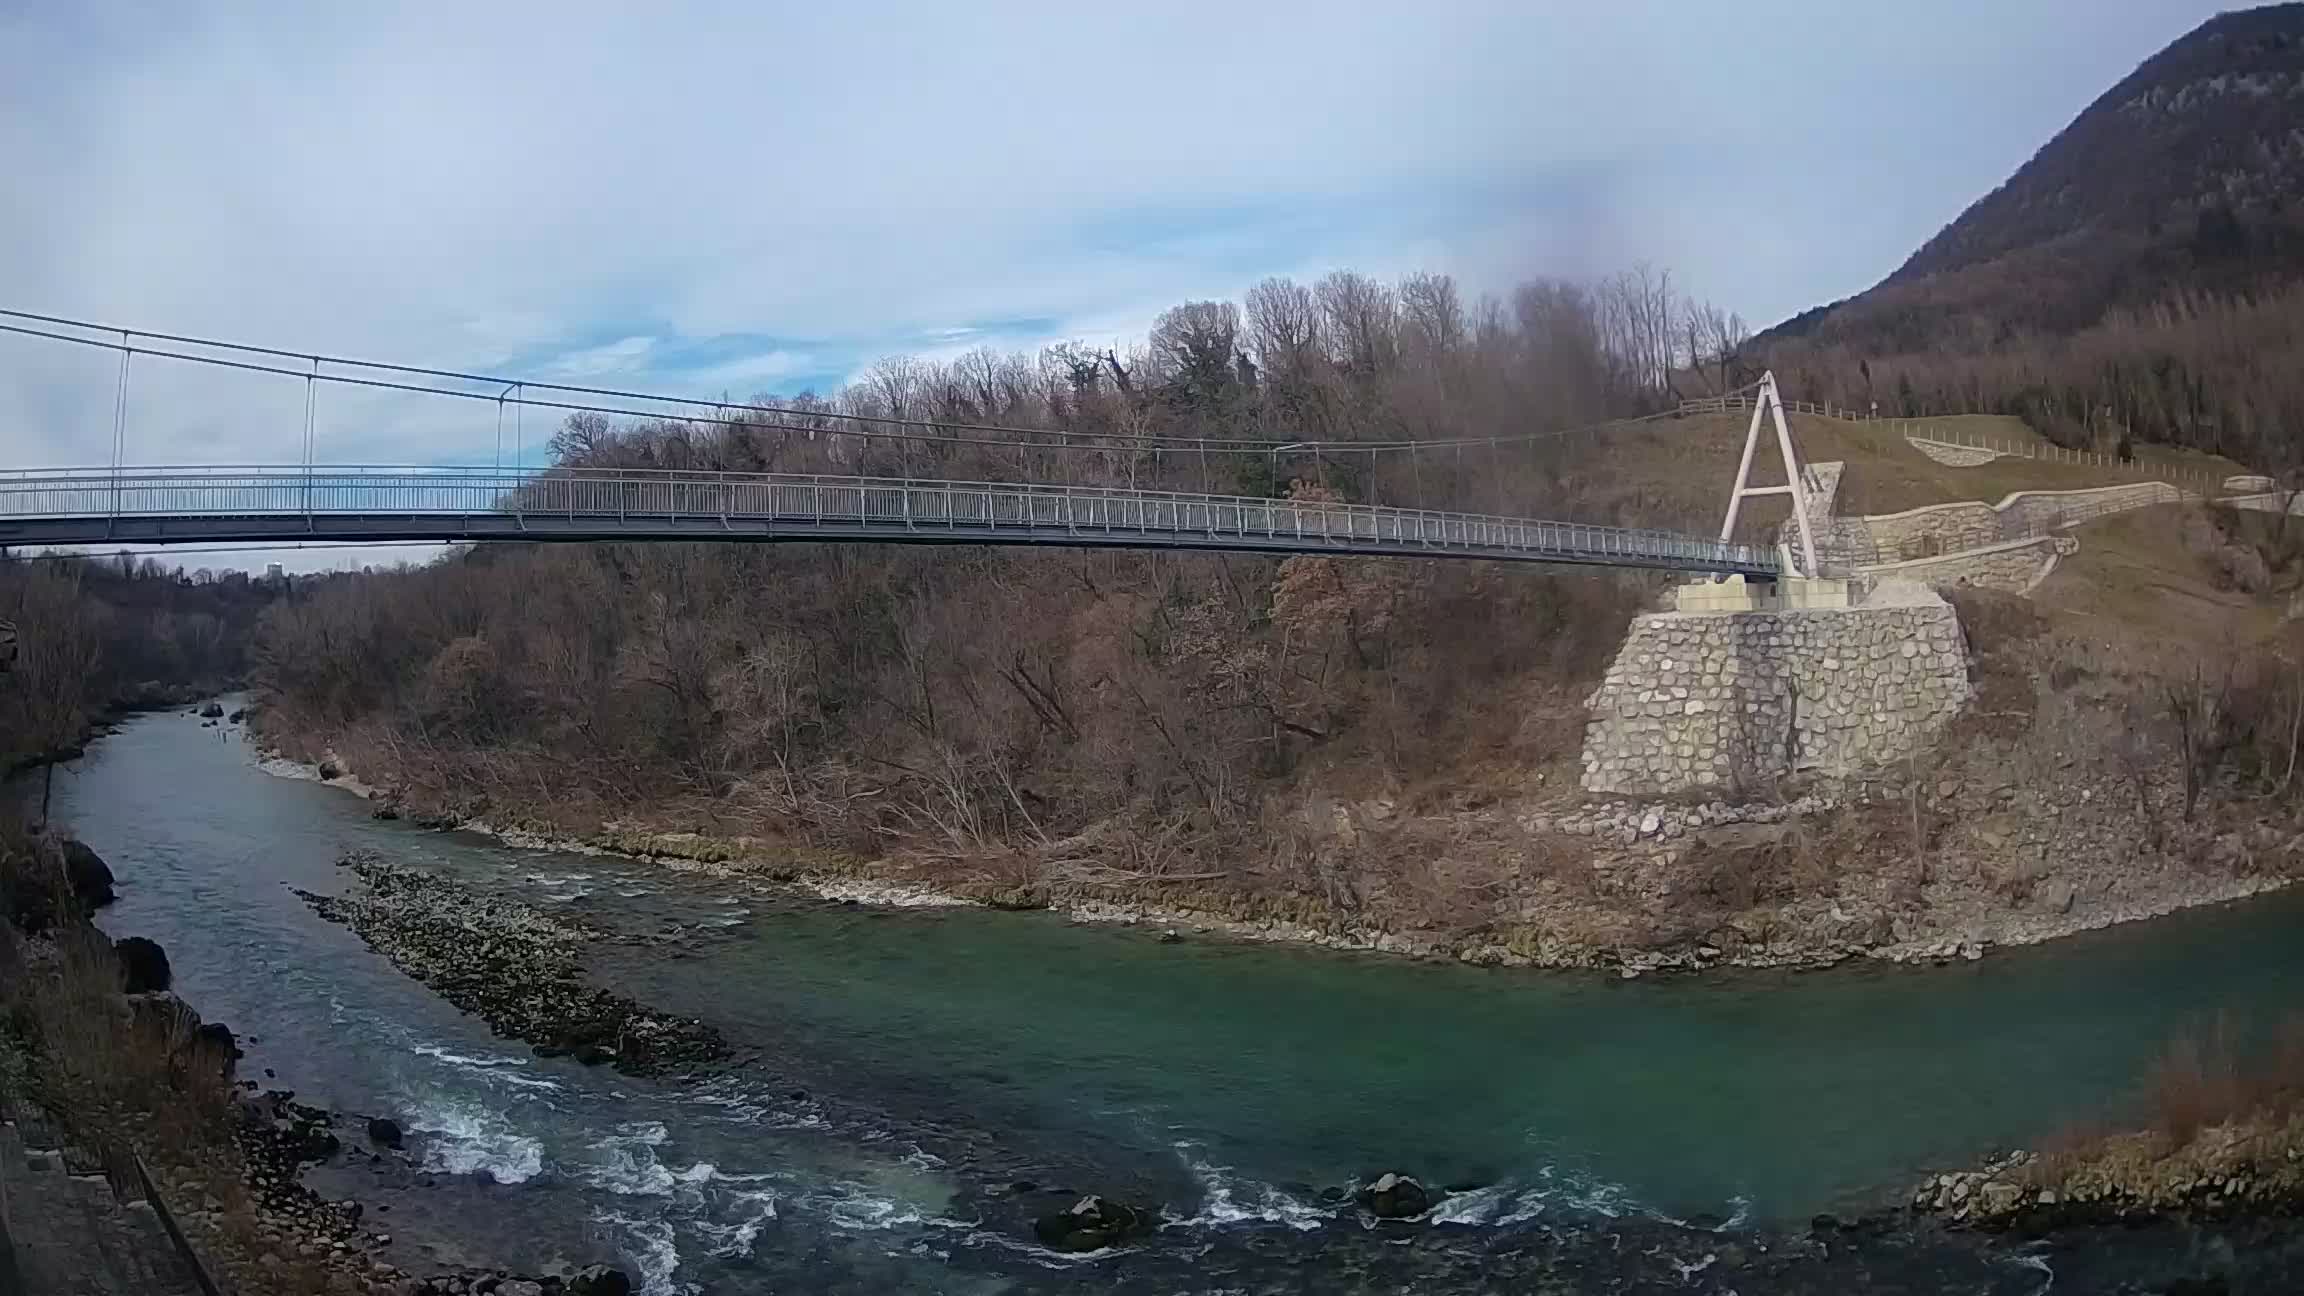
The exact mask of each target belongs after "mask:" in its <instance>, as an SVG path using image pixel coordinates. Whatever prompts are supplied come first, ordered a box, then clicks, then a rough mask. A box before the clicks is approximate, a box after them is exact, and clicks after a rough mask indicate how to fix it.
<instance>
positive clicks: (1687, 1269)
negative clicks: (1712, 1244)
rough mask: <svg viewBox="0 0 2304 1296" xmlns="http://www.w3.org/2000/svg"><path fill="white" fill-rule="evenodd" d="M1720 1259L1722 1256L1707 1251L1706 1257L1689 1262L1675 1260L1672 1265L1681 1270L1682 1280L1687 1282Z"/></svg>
mask: <svg viewBox="0 0 2304 1296" xmlns="http://www.w3.org/2000/svg"><path fill="white" fill-rule="evenodd" d="M1719 1259H1720V1257H1718V1256H1716V1255H1714V1254H1712V1253H1711V1252H1709V1251H1707V1252H1705V1253H1704V1258H1703V1259H1701V1260H1696V1261H1690V1262H1688V1263H1682V1262H1681V1261H1678V1260H1675V1261H1673V1262H1672V1267H1673V1268H1674V1269H1677V1270H1679V1271H1680V1281H1682V1282H1686V1281H1688V1280H1689V1279H1691V1278H1693V1277H1695V1276H1696V1275H1698V1274H1700V1273H1702V1272H1704V1271H1705V1270H1707V1269H1709V1268H1711V1267H1712V1265H1713V1263H1714V1262H1715V1261H1717V1260H1719Z"/></svg>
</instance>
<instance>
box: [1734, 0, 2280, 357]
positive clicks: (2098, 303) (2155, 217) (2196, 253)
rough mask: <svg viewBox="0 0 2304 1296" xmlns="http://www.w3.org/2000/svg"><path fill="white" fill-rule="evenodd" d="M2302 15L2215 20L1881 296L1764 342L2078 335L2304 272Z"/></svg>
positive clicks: (1788, 326)
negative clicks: (2138, 310)
mask: <svg viewBox="0 0 2304 1296" xmlns="http://www.w3.org/2000/svg"><path fill="white" fill-rule="evenodd" d="M2299 198H2304V4H2282V5H2273V6H2269V7H2266V8H2261V9H2251V10H2246V11H2241V12H2236V13H2227V14H2222V15H2219V16H2217V17H2215V18H2213V19H2210V20H2209V21H2208V22H2206V23H2203V24H2201V25H2200V26H2199V27H2198V28H2196V29H2194V30H2193V31H2192V32H2191V33H2189V34H2187V35H2185V36H2184V37H2182V38H2180V39H2178V40H2177V41H2176V42H2175V43H2173V44H2171V45H2169V46H2168V47H2167V48H2166V49H2164V50H2162V51H2160V52H2159V53H2158V54H2156V55H2154V56H2152V57H2151V58H2150V59H2147V60H2146V61H2145V62H2144V63H2143V64H2142V65H2140V66H2139V67H2138V68H2137V69H2136V70H2135V71H2134V72H2132V73H2130V74H2129V75H2128V76H2127V77H2125V78H2123V79H2122V80H2121V81H2120V82H2119V83H2118V84H2117V85H2115V86H2113V87H2112V88H2111V89H2110V90H2108V91H2106V92H2105V93H2104V94H2103V95H2102V96H2101V97H2099V98H2098V99H2097V100H2096V102H2095V103H2093V104H2091V105H2089V107H2088V108H2087V109H2086V110H2085V111H2083V112H2082V113H2081V114H2080V115H2079V116H2078V117H2077V118H2075V119H2074V120H2073V121H2072V123H2071V124H2070V125H2069V126H2067V127H2065V129H2064V130H2063V131H2061V132H2059V133H2058V134H2057V135H2056V137H2055V138H2054V139H2051V140H2050V141H2049V142H2048V143H2047V144H2046V145H2045V146H2044V147H2043V148H2041V150H2040V151H2039V153H2038V154H2036V155H2035V156H2034V157H2033V158H2032V160H2031V161H2030V162H2027V163H2026V164H2025V165H2024V166H2023V167H2022V168H2020V169H2018V170H2017V172H2016V173H2015V174H2014V175H2013V176H2011V177H2009V179H2008V180H2007V181H2006V182H2005V183H2003V184H2002V185H2001V186H2000V187H1999V188H1997V189H1995V190H1993V191H1992V192H1991V193H1989V194H1987V195H1985V196H1984V197H1983V198H1981V199H1979V200H1977V201H1976V202H1975V203H1974V204H1973V205H1971V206H1970V207H1969V208H1968V210H1967V211H1965V212H1963V213H1962V214H1961V215H1960V217H1959V218H1958V219H1957V220H1955V221H1953V222H1952V223H1951V224H1950V225H1948V226H1946V227H1945V228H1944V229H1943V231H1942V232H1940V233H1938V234H1937V235H1936V236H1935V237H1934V238H1932V239H1930V240H1929V241H1928V242H1927V243H1926V244H1925V245H1923V246H1922V247H1921V248H1920V249H1919V250H1918V251H1917V252H1915V253H1913V255H1912V257H1911V258H1910V259H1909V260H1908V261H1906V262H1905V263H1904V265H1903V266H1902V267H1900V268H1899V269H1898V270H1897V271H1896V272H1895V273H1894V274H1892V275H1890V276H1889V277H1888V278H1887V279H1886V280H1884V281H1883V282H1882V283H1881V284H1880V285H1879V286H1878V287H1876V288H1874V289H1872V290H1871V291H1870V292H1867V293H1864V294H1861V295H1859V296H1857V297H1855V298H1852V299H1849V300H1848V301H1845V302H1842V303H1838V304H1836V305H1834V306H1831V307H1827V308H1824V309H1822V310H1820V311H1809V312H1805V313H1803V314H1802V315H1800V316H1796V317H1794V318H1793V319H1792V320H1788V321H1786V322H1785V323H1784V324H1782V325H1779V326H1778V327H1777V328H1776V329H1773V330H1771V331H1770V332H1769V333H1767V334H1763V335H1762V338H1763V340H1782V339H1785V338H1789V337H1796V336H1814V337H1818V338H1820V339H1830V340H1845V341H1850V342H1855V343H1859V344H1864V345H1869V346H1874V347H1882V346H1903V345H1925V344H1936V343H1946V342H1950V343H1954V344H1958V343H1962V342H1972V343H1977V344H1989V343H1990V342H1992V341H1993V340H1995V339H1998V338H2003V337H2005V336H2007V335H2008V334H2010V333H2011V332H2014V331H2020V330H2023V329H2027V328H2038V329H2045V330H2048V331H2052V332H2059V333H2062V332H2071V331H2074V330H2077V329H2080V328H2084V327H2087V326H2088V325H2090V324H2093V323H2095V322H2096V321H2097V320H2098V319H2099V318H2100V317H2101V316H2102V315H2103V313H2104V312H2105V310H2107V309H2109V308H2112V307H2115V306H2121V305H2137V304H2142V303H2147V302H2151V301H2154V300H2156V299H2158V298H2160V297H2163V296H2165V295H2167V294H2168V293H2170V292H2172V291H2178V290H2184V291H2209V292H2226V291H2235V290H2239V289H2242V288H2247V287H2254V286H2260V285H2261V284H2262V283H2263V282H2264V281H2265V280H2266V279H2267V277H2273V278H2278V279H2282V280H2286V279H2292V278H2295V277H2298V276H2299V274H2304V211H2300V209H2299V207H2298V205H2297V202H2298V199H2299Z"/></svg>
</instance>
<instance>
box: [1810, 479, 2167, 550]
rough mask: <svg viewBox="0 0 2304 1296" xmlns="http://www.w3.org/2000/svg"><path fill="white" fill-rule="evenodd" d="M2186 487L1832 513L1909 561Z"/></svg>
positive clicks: (1841, 531) (2163, 499)
mask: <svg viewBox="0 0 2304 1296" xmlns="http://www.w3.org/2000/svg"><path fill="white" fill-rule="evenodd" d="M2182 498H2183V493H2182V492H2180V491H2178V490H2177V489H2176V488H2175V487H2174V486H2171V485H2169V484H2168V483H2166V482H2131V483H2129V484H2127V485H2122V486H2093V487H2088V488H2086V489H2082V490H2068V491H2018V492H2016V493H2015V494H2013V495H2010V496H2008V497H2007V498H2006V499H2003V500H2001V501H2000V502H1999V503H1998V504H1986V503H1983V502H1981V501H1978V500H1968V501H1963V502H1961V503H1957V504H1930V505H1927V506H1926V507H1923V508H1916V509H1906V510H1905V511H1904V512H1901V513H1877V514H1873V515H1871V516H1869V517H1861V518H1835V519H1833V528H1834V534H1835V535H1836V536H1841V537H1844V538H1845V539H1846V540H1847V541H1848V542H1849V543H1851V544H1853V543H1854V542H1855V541H1856V540H1857V539H1858V537H1861V538H1862V539H1863V540H1864V541H1865V542H1868V543H1869V544H1870V545H1871V547H1872V552H1873V553H1875V554H1877V555H1878V556H1879V559H1880V560H1881V561H1883V562H1906V561H1911V560H1914V559H1919V558H1930V557H1934V556H1936V555H1937V554H1949V553H1954V552H1956V551H1958V550H1962V549H1974V548H1977V547H1979V546H1982V545H1989V544H1997V543H1999V542H2000V541H2002V540H2006V539H2012V538H2021V537H2023V536H2024V535H2025V534H2026V533H2029V532H2034V531H2040V530H2045V529H2047V528H2049V527H2055V526H2063V525H2066V524H2068V523H2072V522H2081V521H2086V520H2087V519H2089V518H2094V517H2102V516H2103V515H2104V514H2107V513H2119V512H2125V511H2126V510H2128V509H2136V508H2145V507H2148V506H2150V505H2154V504H2173V503H2177V502H2179V501H2180V500H2182Z"/></svg>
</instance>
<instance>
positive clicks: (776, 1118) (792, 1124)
mask: <svg viewBox="0 0 2304 1296" xmlns="http://www.w3.org/2000/svg"><path fill="white" fill-rule="evenodd" d="M686 1098H687V1101H689V1102H692V1103H701V1104H702V1105H704V1106H706V1107H717V1108H720V1109H721V1110H720V1111H719V1113H717V1114H715V1115H714V1116H712V1117H711V1119H713V1120H723V1121H728V1122H731V1123H733V1124H737V1125H747V1126H759V1127H764V1128H767V1129H779V1130H819V1129H827V1128H829V1127H830V1126H829V1123H828V1122H826V1121H825V1119H824V1117H823V1116H821V1115H819V1114H818V1113H816V1112H814V1111H808V1110H803V1111H797V1112H794V1111H778V1110H776V1105H777V1104H778V1103H780V1102H782V1101H783V1100H782V1099H780V1098H776V1097H772V1096H770V1095H769V1094H766V1093H763V1092H761V1091H760V1090H757V1089H752V1088H746V1087H741V1086H739V1085H737V1084H733V1083H729V1082H726V1081H712V1082H710V1083H708V1084H706V1085H704V1086H703V1087H701V1088H699V1089H695V1090H693V1091H691V1092H690V1093H688V1094H687V1095H686Z"/></svg>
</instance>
